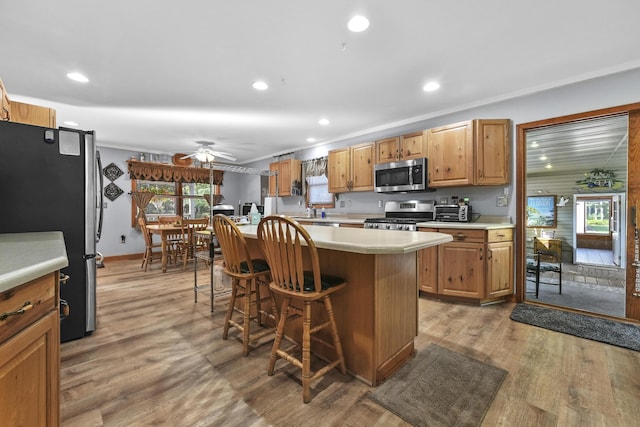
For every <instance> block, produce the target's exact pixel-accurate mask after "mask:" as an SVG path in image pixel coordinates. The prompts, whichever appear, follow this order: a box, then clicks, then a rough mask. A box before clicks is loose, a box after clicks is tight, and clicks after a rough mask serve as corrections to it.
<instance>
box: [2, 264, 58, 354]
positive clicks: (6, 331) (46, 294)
mask: <svg viewBox="0 0 640 427" xmlns="http://www.w3.org/2000/svg"><path fill="white" fill-rule="evenodd" d="M57 280H58V273H57V272H55V273H51V274H47V275H46V276H42V277H40V278H38V279H35V280H32V281H31V282H28V283H25V284H24V285H20V286H18V287H16V288H13V289H10V290H8V291H5V292H3V293H1V294H0V314H3V313H11V312H14V311H17V310H20V309H21V308H22V307H23V306H24V305H25V304H26V303H27V302H28V303H30V305H31V306H32V307H31V308H29V309H27V310H25V311H24V313H22V314H16V315H14V316H8V317H6V318H5V319H4V320H0V343H1V342H4V341H5V340H7V339H8V338H9V337H11V336H13V335H15V334H16V333H18V332H19V331H20V330H22V329H24V328H26V327H27V326H29V325H30V324H32V323H34V322H35V321H36V320H38V319H39V318H41V317H42V316H44V315H45V314H46V313H48V312H49V311H52V310H55V309H56V307H57V303H58V301H57V300H58V295H57V291H56V290H57Z"/></svg>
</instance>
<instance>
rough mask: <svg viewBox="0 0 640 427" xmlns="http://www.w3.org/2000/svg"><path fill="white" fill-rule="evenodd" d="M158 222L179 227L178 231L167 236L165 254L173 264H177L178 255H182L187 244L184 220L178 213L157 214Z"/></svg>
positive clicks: (187, 237)
mask: <svg viewBox="0 0 640 427" xmlns="http://www.w3.org/2000/svg"><path fill="white" fill-rule="evenodd" d="M158 224H171V225H177V226H179V227H180V231H177V232H176V233H175V234H170V235H168V236H167V247H168V250H169V253H168V254H167V255H168V257H169V259H170V260H172V262H173V264H177V262H178V257H184V250H185V248H186V247H187V246H188V243H189V236H188V234H187V231H186V230H185V226H184V220H183V219H182V217H181V216H180V215H168V216H159V217H158Z"/></svg>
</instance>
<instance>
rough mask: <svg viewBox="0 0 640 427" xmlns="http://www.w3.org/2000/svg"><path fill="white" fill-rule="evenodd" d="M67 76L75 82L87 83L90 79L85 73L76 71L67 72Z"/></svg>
mask: <svg viewBox="0 0 640 427" xmlns="http://www.w3.org/2000/svg"><path fill="white" fill-rule="evenodd" d="M67 77H68V78H70V79H71V80H73V81H75V82H80V83H87V82H88V81H89V79H88V78H87V77H86V76H85V75H83V74H80V73H75V72H74V73H67Z"/></svg>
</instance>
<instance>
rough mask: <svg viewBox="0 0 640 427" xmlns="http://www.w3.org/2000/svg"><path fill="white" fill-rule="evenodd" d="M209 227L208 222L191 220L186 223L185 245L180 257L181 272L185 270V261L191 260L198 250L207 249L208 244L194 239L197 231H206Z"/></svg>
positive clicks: (206, 220) (205, 220)
mask: <svg viewBox="0 0 640 427" xmlns="http://www.w3.org/2000/svg"><path fill="white" fill-rule="evenodd" d="M208 226H209V220H208V219H206V218H205V219H203V220H195V219H191V220H188V221H187V224H186V227H187V228H186V229H187V240H188V243H187V245H186V246H185V247H184V248H183V255H182V270H184V271H186V270H187V261H188V260H191V259H193V254H194V253H195V252H197V251H200V250H205V249H207V247H208V242H205V241H204V240H202V239H196V233H197V232H198V231H203V230H206V229H207V227H208Z"/></svg>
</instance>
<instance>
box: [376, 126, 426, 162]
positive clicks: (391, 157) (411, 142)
mask: <svg viewBox="0 0 640 427" xmlns="http://www.w3.org/2000/svg"><path fill="white" fill-rule="evenodd" d="M420 157H427V144H426V141H425V137H424V135H423V132H422V131H420V132H414V133H410V134H407V135H402V136H397V137H393V138H385V139H381V140H379V141H376V163H387V162H394V161H397V160H409V159H417V158H420Z"/></svg>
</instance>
